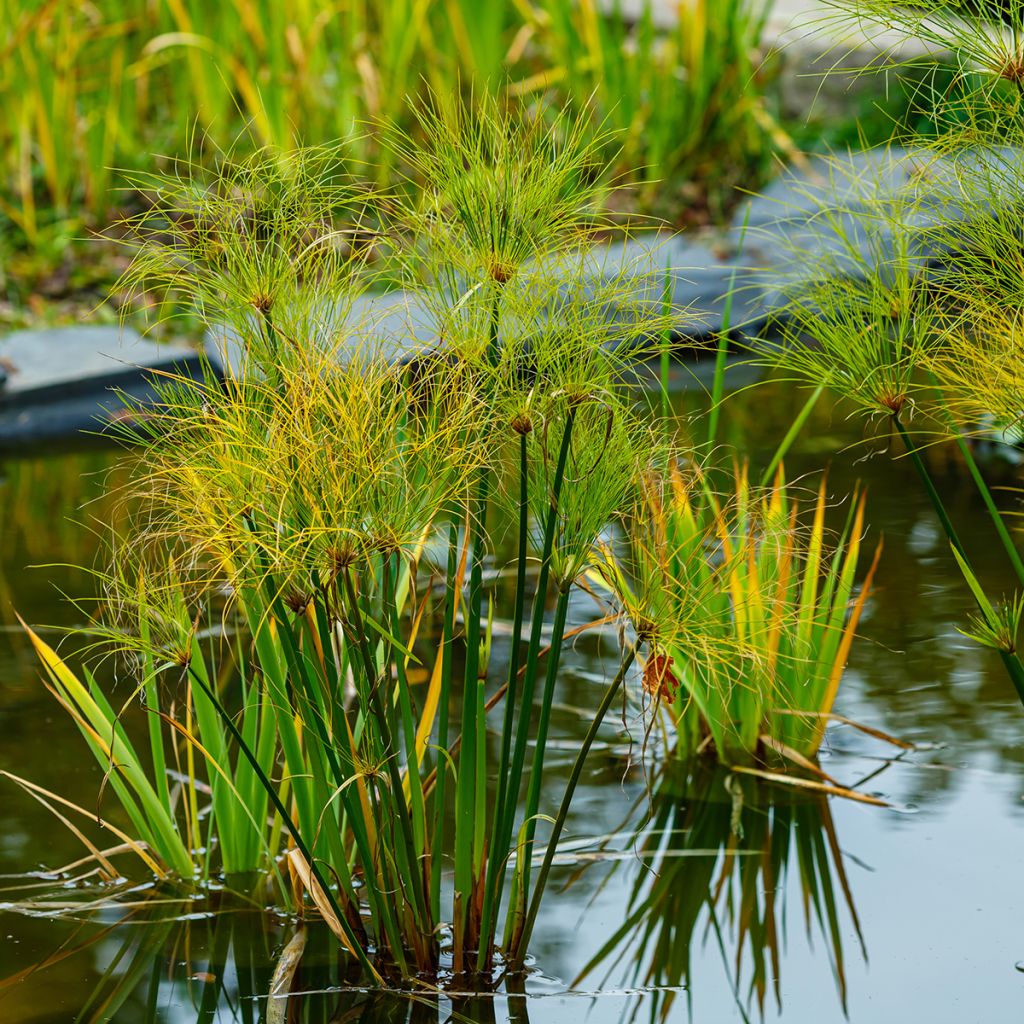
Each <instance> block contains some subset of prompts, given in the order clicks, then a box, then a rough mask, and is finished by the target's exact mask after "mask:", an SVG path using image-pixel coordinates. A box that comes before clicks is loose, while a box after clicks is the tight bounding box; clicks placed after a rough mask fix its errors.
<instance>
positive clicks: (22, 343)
mask: <svg viewBox="0 0 1024 1024" xmlns="http://www.w3.org/2000/svg"><path fill="white" fill-rule="evenodd" d="M0 365H3V367H4V370H5V374H6V380H5V381H4V382H3V384H2V385H0V448H2V449H3V450H5V451H11V450H17V449H20V448H22V447H26V446H29V445H36V444H41V443H44V442H53V441H58V440H65V441H66V440H69V439H71V438H74V437H75V435H76V434H79V433H81V432H83V431H85V432H99V431H102V430H103V429H104V426H106V425H109V424H110V423H111V422H112V421H114V420H116V419H118V418H119V417H121V416H123V415H124V414H125V401H124V397H129V398H130V399H132V400H137V401H143V402H144V401H152V400H153V399H154V398H155V397H156V396H155V392H154V389H153V386H152V380H153V375H154V374H156V373H162V372H175V373H188V374H190V375H193V376H196V377H199V376H201V375H202V374H203V372H204V369H205V364H204V361H203V359H202V357H201V356H200V354H199V353H198V352H196V350H195V349H192V348H187V347H184V346H175V345H158V344H156V343H154V342H151V341H148V340H145V339H143V338H140V337H139V335H138V334H136V333H135V332H134V331H129V330H124V331H122V330H119V329H117V328H113V327H89V326H81V327H61V328H50V329H45V330H34V331H19V332H17V333H15V334H10V335H8V336H7V337H5V338H0ZM122 396H124V397H122Z"/></svg>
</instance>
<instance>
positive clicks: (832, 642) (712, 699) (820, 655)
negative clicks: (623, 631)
mask: <svg viewBox="0 0 1024 1024" xmlns="http://www.w3.org/2000/svg"><path fill="white" fill-rule="evenodd" d="M826 505H827V496H826V491H825V484H824V481H823V482H822V485H821V488H820V489H819V491H818V495H817V500H816V502H815V504H814V516H813V520H812V522H811V524H810V525H809V526H805V525H803V524H802V523H801V520H800V518H799V504H798V502H797V501H796V500H795V498H794V496H793V494H792V489H791V488H789V487H787V486H786V484H785V481H784V479H783V476H782V471H781V469H780V470H779V471H778V474H777V476H776V479H775V481H774V483H773V485H772V486H771V487H769V488H766V489H765V490H764V491H763V492H759V491H758V489H757V488H756V487H753V486H752V485H751V484H750V482H749V480H748V477H747V470H746V468H745V467H742V468H738V469H737V470H736V473H735V479H734V481H733V484H732V489H731V492H730V493H728V494H727V495H726V496H725V497H723V498H719V497H718V496H717V495H716V494H715V493H714V492H713V490H712V489H711V486H710V484H709V481H708V479H707V478H706V477H705V476H704V475H703V474H702V473H699V472H696V471H694V472H692V473H686V472H684V470H683V469H682V468H681V467H680V466H678V465H673V466H671V467H670V468H669V471H668V473H667V475H666V474H657V475H654V476H652V477H651V478H650V479H649V480H648V481H647V485H646V487H645V489H644V492H643V498H642V500H641V502H640V504H639V505H638V507H637V509H636V511H635V513H634V514H633V515H632V517H631V518H630V521H629V529H628V533H629V541H630V551H631V555H630V561H629V568H628V575H627V574H623V573H622V572H621V571H620V570H619V569H618V568H617V567H616V566H615V565H614V563H613V566H612V572H611V573H610V576H611V581H612V584H611V585H612V586H613V587H614V588H615V589H616V590H618V591H619V592H620V594H621V595H622V600H623V603H624V605H625V607H626V609H627V612H628V614H629V615H630V617H631V619H632V621H633V623H634V626H635V628H636V630H637V632H638V633H639V634H640V635H642V636H646V637H648V639H649V643H650V656H649V657H648V658H647V659H646V662H645V666H644V675H643V687H644V690H645V691H646V692H647V694H648V695H649V697H650V699H651V700H652V702H653V703H654V704H655V705H656V706H657V707H659V708H661V709H663V710H664V711H665V712H666V713H667V716H668V718H669V719H670V721H671V724H672V731H671V734H670V736H671V739H672V740H673V741H674V745H675V747H676V750H677V753H678V754H679V756H681V757H683V758H688V757H691V756H693V755H694V754H695V753H698V752H701V751H706V750H709V749H710V750H711V751H712V752H713V753H714V754H715V755H716V756H717V758H718V759H719V760H720V761H722V762H723V763H726V764H740V765H743V764H751V763H753V762H762V763H763V762H764V761H766V760H769V761H771V760H778V759H779V757H780V756H781V757H782V758H783V759H789V760H790V761H791V762H794V763H796V764H800V763H801V762H806V761H807V760H808V759H810V758H813V757H814V755H815V754H816V753H817V751H818V748H819V747H820V745H821V742H822V739H823V738H824V734H825V726H826V725H827V723H828V721H829V718H830V717H831V715H832V711H833V705H834V702H835V697H836V693H837V692H838V689H839V685H840V682H841V679H842V674H843V670H844V668H845V666H846V661H847V657H848V655H849V650H850V645H851V643H852V640H853V636H854V633H855V631H856V628H857V625H858V622H859V619H860V615H861V611H862V610H863V607H864V603H865V601H866V600H867V597H868V594H869V592H870V588H871V579H872V576H873V574H874V565H872V567H871V569H870V570H869V572H868V573H867V576H866V577H865V579H864V580H863V582H862V584H861V587H860V591H859V594H857V596H856V597H854V582H855V578H856V577H855V574H856V570H857V563H858V559H859V555H860V547H861V543H862V534H863V527H864V499H863V496H861V497H860V498H856V497H855V498H854V500H853V502H852V503H851V508H850V513H849V516H848V519H847V523H846V526H845V527H844V529H843V530H842V532H841V534H840V535H839V537H838V539H837V540H835V542H834V543H832V544H831V545H829V544H828V543H827V534H826V529H825V512H826ZM880 552H881V547H880V546H879V549H878V551H877V552H876V555H875V564H877V560H878V555H879V554H880ZM695 642H696V643H698V644H699V645H701V647H702V648H703V650H702V652H701V656H698V657H695V656H694V654H693V652H692V651H691V645H692V644H694V643H695Z"/></svg>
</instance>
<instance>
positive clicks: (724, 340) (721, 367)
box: [708, 204, 750, 449]
mask: <svg viewBox="0 0 1024 1024" xmlns="http://www.w3.org/2000/svg"><path fill="white" fill-rule="evenodd" d="M749 217H750V206H749V204H748V206H747V212H746V214H745V215H744V217H743V225H742V227H741V228H740V235H739V243H738V245H737V251H736V255H737V256H739V254H740V252H742V250H743V242H744V240H745V239H746V236H747V225H748V220H749ZM738 270H739V267H733V268H732V274H730V276H729V291H728V292H727V294H726V296H725V308H724V309H723V310H722V329H721V331H719V333H718V349H717V351H716V352H715V376H714V378H713V380H712V383H711V409H710V410H709V412H708V448H709V449H710V448H713V447H714V445H715V441H716V440H717V439H718V410H719V407H720V406H721V404H722V396H723V395H724V394H725V366H726V360H727V359H728V356H729V332H730V331H731V330H732V302H733V296H734V295H735V294H736V272H737V271H738Z"/></svg>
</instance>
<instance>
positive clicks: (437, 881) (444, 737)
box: [430, 521, 458, 921]
mask: <svg viewBox="0 0 1024 1024" xmlns="http://www.w3.org/2000/svg"><path fill="white" fill-rule="evenodd" d="M457 574H458V527H457V526H456V525H455V523H454V521H453V522H452V523H451V525H450V527H449V531H448V568H447V576H446V580H445V605H444V623H443V625H442V627H441V629H442V636H441V644H442V646H441V693H440V695H439V697H438V712H437V713H438V722H437V745H438V748H439V750H440V751H446V750H447V749H448V721H449V715H450V700H451V677H452V637H453V635H454V633H455V605H456V602H457V600H458V595H457V594H456V591H455V583H456V576H457ZM436 764H437V768H436V772H437V776H436V777H437V783H436V789H435V792H434V825H433V830H432V835H433V844H432V850H431V861H432V863H431V873H430V907H431V912H432V914H433V917H434V920H435V921H437V920H440V917H441V854H442V851H443V850H444V832H445V828H444V825H445V821H444V804H445V795H446V789H447V785H446V783H447V780H448V771H449V764H448V760H447V758H446V757H445V756H444V754H443V753H441V754H440V755H439V756H438V758H437V761H436Z"/></svg>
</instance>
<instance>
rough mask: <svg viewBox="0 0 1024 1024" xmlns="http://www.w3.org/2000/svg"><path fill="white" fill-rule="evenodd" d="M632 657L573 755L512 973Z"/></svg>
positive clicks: (617, 675) (515, 949) (523, 952)
mask: <svg viewBox="0 0 1024 1024" xmlns="http://www.w3.org/2000/svg"><path fill="white" fill-rule="evenodd" d="M635 657H636V648H635V647H631V648H630V649H629V651H628V652H627V653H626V654H625V656H624V657H623V659H622V663H621V664H620V665H619V670H618V672H616V673H615V678H614V679H613V680H612V681H611V683H610V684H609V686H608V688H607V689H606V690H605V692H604V696H603V697H602V698H601V703H600V704H599V705H598V706H597V711H596V712H595V713H594V718H593V721H591V723H590V728H589V729H588V730H587V734H586V736H584V738H583V743H582V744H581V746H580V752H579V754H577V755H576V761H575V763H574V764H573V766H572V772H571V774H570V775H569V781H568V782H567V783H566V786H565V792H564V793H563V794H562V803H561V806H560V807H559V808H558V814H557V816H556V817H555V824H554V826H553V828H552V830H551V837H550V839H548V846H547V850H546V851H545V853H544V861H543V862H542V864H541V866H540V869H539V870H538V872H537V880H536V884H535V886H534V890H533V896H532V898H531V899H530V909H529V911H528V912H527V914H526V919H525V921H524V922H523V925H522V928H521V929H520V931H519V934H518V935H517V937H516V942H515V945H514V946H513V948H512V953H511V957H510V966H511V969H512V970H515V969H517V968H521V967H522V965H523V961H524V959H525V957H526V949H527V946H528V945H529V942H530V936H531V935H532V934H533V928H534V925H535V924H536V921H537V913H538V911H539V910H540V903H541V899H542V898H543V896H544V889H545V887H546V885H547V880H548V875H549V874H550V872H551V865H552V863H554V859H555V853H556V852H557V849H558V840H559V839H560V838H561V836H562V830H563V828H564V827H565V819H566V818H567V817H568V814H569V807H570V805H571V804H572V798H573V796H574V795H575V793H576V787H577V785H578V784H579V781H580V775H582V774H583V765H584V763H585V762H586V760H587V755H588V754H589V753H590V748H591V747H592V746H593V745H594V740H596V739H597V734H598V732H599V730H600V728H601V724H602V723H603V722H604V718H605V715H607V714H608V710H609V708H611V706H612V701H614V700H615V695H616V694H617V693H618V692H619V688H620V687H621V686H622V684H623V682H624V680H625V678H626V673H627V672H628V671H629V669H630V666H631V665H632V664H633V659H634V658H635ZM524 856H525V857H527V858H528V857H529V856H530V853H529V850H528V849H526V852H525V854H524Z"/></svg>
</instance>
